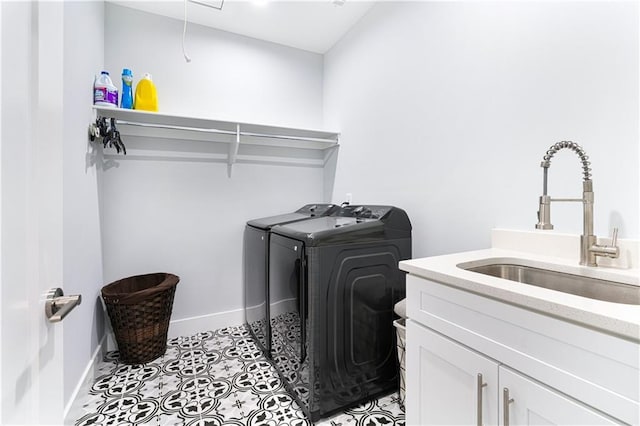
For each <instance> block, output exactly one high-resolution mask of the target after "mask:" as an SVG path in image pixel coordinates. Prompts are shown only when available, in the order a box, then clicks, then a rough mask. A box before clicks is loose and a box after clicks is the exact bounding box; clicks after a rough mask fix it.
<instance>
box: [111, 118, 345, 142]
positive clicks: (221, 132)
mask: <svg viewBox="0 0 640 426" xmlns="http://www.w3.org/2000/svg"><path fill="white" fill-rule="evenodd" d="M117 124H118V125H120V124H123V125H126V126H137V127H151V128H156V129H169V130H186V131H189V132H201V133H215V134H218V135H234V136H235V135H236V134H237V133H236V132H235V131H233V130H219V129H203V128H200V127H186V126H172V125H169V124H149V123H137V122H134V121H123V120H118V121H117ZM240 136H252V137H259V138H270V139H287V140H294V141H308V142H324V143H327V142H335V141H333V140H331V139H322V138H310V137H305V136H286V135H273V134H267V133H253V132H242V131H241V132H240Z"/></svg>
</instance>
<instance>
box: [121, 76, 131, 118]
mask: <svg viewBox="0 0 640 426" xmlns="http://www.w3.org/2000/svg"><path fill="white" fill-rule="evenodd" d="M132 84H133V74H132V73H131V70H130V69H128V68H125V69H123V70H122V101H121V102H120V107H121V108H127V109H131V108H133V89H132V87H131V85H132Z"/></svg>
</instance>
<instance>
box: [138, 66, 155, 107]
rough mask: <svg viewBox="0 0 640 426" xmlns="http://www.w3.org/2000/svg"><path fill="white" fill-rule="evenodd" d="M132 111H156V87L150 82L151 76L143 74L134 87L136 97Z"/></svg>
mask: <svg viewBox="0 0 640 426" xmlns="http://www.w3.org/2000/svg"><path fill="white" fill-rule="evenodd" d="M133 109H139V110H143V111H158V93H157V92H156V86H155V85H154V84H153V80H151V74H149V73H145V75H144V76H143V77H142V79H141V80H140V81H139V82H138V85H137V86H136V97H135V100H134V102H133Z"/></svg>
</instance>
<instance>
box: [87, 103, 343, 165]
mask: <svg viewBox="0 0 640 426" xmlns="http://www.w3.org/2000/svg"><path fill="white" fill-rule="evenodd" d="M93 108H94V110H95V113H96V116H97V117H105V118H115V119H116V120H117V121H116V126H117V128H118V130H119V131H120V134H121V136H122V138H123V141H124V143H125V145H126V146H127V157H129V158H132V159H135V158H140V157H156V158H172V159H175V158H196V157H197V158H196V159H200V160H204V161H226V163H227V165H228V173H229V176H230V175H231V167H232V166H233V164H235V163H243V162H246V163H256V162H257V163H276V164H293V165H302V166H311V167H324V165H325V163H326V162H327V160H328V158H329V156H330V155H331V152H333V150H334V149H335V148H337V147H338V140H339V136H340V134H339V133H338V132H331V131H324V130H310V129H300V128H292V127H281V126H270V125H265V124H253V123H242V122H236V121H224V120H213V119H208V118H198V117H188V116H181V115H172V114H162V113H155V112H147V111H136V110H128V109H120V108H108V107H99V106H94V107H93ZM140 138H147V142H146V143H140V144H137V143H136V144H134V145H132V146H130V145H129V143H128V142H129V141H131V140H134V141H135V140H138V139H140ZM148 138H153V139H156V140H158V139H163V140H165V142H164V143H158V144H150V143H149V142H148ZM178 140H180V141H195V142H214V143H216V144H219V145H220V144H226V145H228V147H227V148H228V149H223V150H222V151H220V150H219V149H218V150H217V151H215V150H214V151H208V152H200V153H196V152H195V151H194V150H193V149H192V147H190V148H187V146H184V148H185V149H184V150H181V149H180V147H179V146H176V144H175V143H169V144H167V143H166V141H178ZM105 156H107V157H111V156H113V155H111V154H105ZM118 158H122V157H118Z"/></svg>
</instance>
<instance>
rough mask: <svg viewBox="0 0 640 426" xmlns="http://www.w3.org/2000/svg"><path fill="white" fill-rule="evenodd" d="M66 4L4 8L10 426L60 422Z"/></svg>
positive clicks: (2, 154)
mask: <svg viewBox="0 0 640 426" xmlns="http://www.w3.org/2000/svg"><path fill="white" fill-rule="evenodd" d="M62 9H63V4H62V2H6V1H0V19H1V25H0V42H1V49H0V52H1V59H0V65H1V66H0V70H1V71H0V81H1V86H0V97H1V100H2V101H1V106H0V135H1V139H0V142H1V144H0V148H1V150H0V176H1V178H0V195H1V210H0V220H1V222H0V237H1V242H2V245H1V248H0V261H1V264H0V268H1V278H0V279H1V281H0V326H1V327H0V342H1V356H0V365H1V368H0V379H1V380H0V382H1V383H2V388H1V391H0V396H1V397H2V403H1V404H0V423H1V424H61V423H62V416H63V409H64V407H63V391H62V385H63V362H62V355H63V348H62V341H63V340H62V332H63V324H62V323H57V324H51V323H49V322H48V321H47V319H46V318H45V315H44V300H43V298H44V294H45V293H46V292H47V290H49V288H51V287H62V286H63V285H62V284H63V283H62V143H63V141H62V99H63V93H62V71H63V67H62V61H63V52H62V50H63V25H62V24H63V19H62V17H63V14H62Z"/></svg>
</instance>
